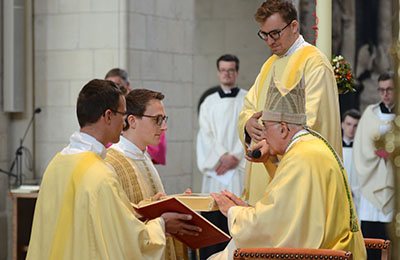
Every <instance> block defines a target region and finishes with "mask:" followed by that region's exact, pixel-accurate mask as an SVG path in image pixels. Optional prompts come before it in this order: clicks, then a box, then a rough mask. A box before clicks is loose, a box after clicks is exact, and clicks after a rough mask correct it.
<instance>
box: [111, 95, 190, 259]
mask: <svg viewBox="0 0 400 260" xmlns="http://www.w3.org/2000/svg"><path fill="white" fill-rule="evenodd" d="M163 99H164V95H163V94H161V93H160V92H154V91H151V90H147V89H135V90H132V91H131V92H130V93H129V94H128V95H127V96H126V111H127V112H126V114H127V115H126V119H125V127H124V129H123V130H124V132H123V134H122V136H121V138H120V141H119V142H118V143H117V144H114V145H112V146H111V147H110V148H109V149H108V152H107V157H106V159H105V161H106V162H107V164H108V165H110V166H111V167H112V168H113V169H114V170H115V172H116V173H117V175H118V179H119V181H120V183H121V185H122V187H123V189H124V191H125V192H126V194H127V195H128V198H129V200H130V202H131V203H134V204H139V203H140V202H141V201H143V200H158V199H159V198H160V197H161V196H162V195H165V190H164V187H163V184H162V183H161V179H160V176H159V174H158V172H157V170H156V168H155V167H154V165H153V163H152V162H151V160H150V159H149V158H148V157H147V156H146V154H145V152H146V147H147V146H148V145H157V144H158V143H159V141H160V136H161V133H163V132H165V131H166V130H167V124H166V123H167V119H168V117H167V116H166V115H165V110H164V105H163V103H162V100H163ZM139 217H140V216H139ZM187 258H188V257H187V249H186V247H185V246H183V245H182V243H180V242H179V241H177V240H176V241H174V239H173V238H172V237H168V238H167V245H166V251H165V259H166V260H176V259H187Z"/></svg>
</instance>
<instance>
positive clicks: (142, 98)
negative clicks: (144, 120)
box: [124, 88, 165, 131]
mask: <svg viewBox="0 0 400 260" xmlns="http://www.w3.org/2000/svg"><path fill="white" fill-rule="evenodd" d="M164 97H165V96H164V95H163V94H162V93H161V92H156V91H152V90H149V89H144V88H141V89H134V90H132V91H131V92H129V94H128V95H127V96H126V114H127V115H128V116H129V115H134V116H137V117H141V116H142V115H143V114H144V112H145V111H146V107H147V104H148V103H149V101H150V100H153V99H158V100H160V101H161V100H163V99H164ZM128 116H127V117H126V124H125V127H124V131H126V130H127V129H128V128H129V123H128V120H127V119H128Z"/></svg>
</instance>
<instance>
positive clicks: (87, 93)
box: [76, 79, 122, 128]
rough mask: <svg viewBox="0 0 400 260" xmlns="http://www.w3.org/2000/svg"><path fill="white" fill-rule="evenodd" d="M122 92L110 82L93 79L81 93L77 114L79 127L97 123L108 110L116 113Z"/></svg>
mask: <svg viewBox="0 0 400 260" xmlns="http://www.w3.org/2000/svg"><path fill="white" fill-rule="evenodd" d="M121 95H122V92H121V91H120V90H119V87H118V86H117V84H115V83H114V82H112V81H110V80H101V79H93V80H91V81H89V82H88V83H87V84H86V85H85V86H84V87H83V88H82V90H81V91H80V92H79V96H78V101H77V104H76V114H77V116H78V122H79V126H80V127H81V128H82V127H84V126H87V125H90V124H93V123H96V122H97V120H99V118H100V117H101V116H103V115H104V112H106V110H107V109H111V110H114V111H116V110H117V109H118V106H119V99H120V96H121Z"/></svg>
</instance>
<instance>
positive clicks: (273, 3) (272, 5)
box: [254, 0, 297, 23]
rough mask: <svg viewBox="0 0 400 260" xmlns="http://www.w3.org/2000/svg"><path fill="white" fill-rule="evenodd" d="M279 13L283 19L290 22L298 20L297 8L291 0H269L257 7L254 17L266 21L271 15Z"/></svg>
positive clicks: (262, 21)
mask: <svg viewBox="0 0 400 260" xmlns="http://www.w3.org/2000/svg"><path fill="white" fill-rule="evenodd" d="M275 13H279V14H280V15H281V17H282V19H283V20H284V21H285V22H286V23H289V22H291V21H293V20H296V21H297V10H296V7H295V6H294V4H293V3H292V1H290V0H267V1H265V2H264V3H262V5H261V6H260V7H259V8H258V9H257V12H256V13H255V14H254V19H255V20H256V21H257V22H259V23H264V22H265V21H266V20H267V19H268V18H269V17H270V16H271V15H273V14H275Z"/></svg>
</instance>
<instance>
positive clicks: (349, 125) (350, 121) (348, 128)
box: [342, 116, 359, 140]
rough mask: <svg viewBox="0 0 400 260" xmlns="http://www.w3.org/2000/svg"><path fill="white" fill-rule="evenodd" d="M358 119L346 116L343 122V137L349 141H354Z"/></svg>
mask: <svg viewBox="0 0 400 260" xmlns="http://www.w3.org/2000/svg"><path fill="white" fill-rule="evenodd" d="M358 121H359V120H358V119H355V118H354V117H351V116H346V117H345V118H344V120H343V122H342V129H343V137H344V138H345V139H347V140H353V139H354V136H355V134H356V130H357V126H358Z"/></svg>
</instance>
